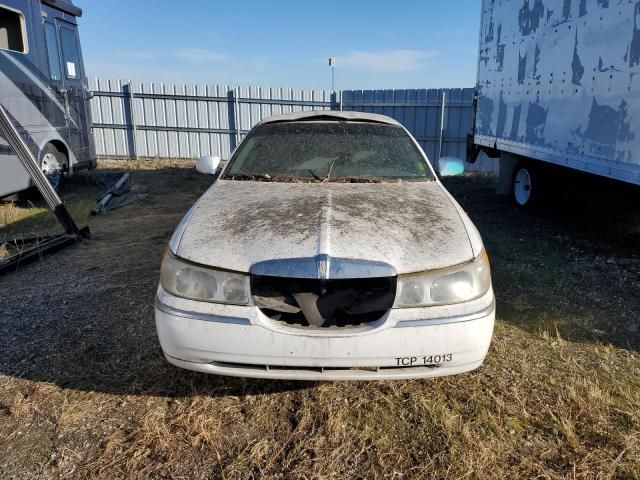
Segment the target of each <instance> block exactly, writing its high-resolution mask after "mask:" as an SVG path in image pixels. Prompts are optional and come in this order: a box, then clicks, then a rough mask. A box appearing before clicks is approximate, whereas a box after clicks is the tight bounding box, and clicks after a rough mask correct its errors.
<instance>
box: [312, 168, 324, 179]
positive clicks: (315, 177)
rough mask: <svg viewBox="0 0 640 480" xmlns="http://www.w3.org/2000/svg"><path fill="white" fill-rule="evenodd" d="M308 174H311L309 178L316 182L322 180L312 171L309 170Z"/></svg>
mask: <svg viewBox="0 0 640 480" xmlns="http://www.w3.org/2000/svg"><path fill="white" fill-rule="evenodd" d="M309 173H310V174H311V176H312V177H313V178H314V179H316V180H322V178H321V177H319V176H318V175H316V174H315V173H314V172H313V170H311V169H309Z"/></svg>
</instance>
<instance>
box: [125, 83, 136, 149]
mask: <svg viewBox="0 0 640 480" xmlns="http://www.w3.org/2000/svg"><path fill="white" fill-rule="evenodd" d="M122 89H123V90H124V93H125V95H126V98H127V100H126V101H125V106H124V108H125V119H126V121H127V123H128V124H129V125H128V126H129V127H130V128H129V153H130V154H131V156H132V157H133V158H134V160H138V151H137V148H136V137H137V135H136V133H137V129H136V113H135V109H134V105H133V104H134V102H133V88H132V85H131V81H129V83H128V84H126V85H123V87H122Z"/></svg>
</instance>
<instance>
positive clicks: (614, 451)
mask: <svg viewBox="0 0 640 480" xmlns="http://www.w3.org/2000/svg"><path fill="white" fill-rule="evenodd" d="M119 166H120V164H112V163H106V164H104V163H103V164H102V165H101V168H117V167H119ZM134 166H137V165H134ZM139 170H140V171H138V172H137V173H136V178H137V180H136V181H138V182H140V184H141V185H142V186H143V187H144V188H145V189H146V190H147V191H149V193H151V194H152V195H151V196H150V198H149V199H148V200H145V201H144V202H142V203H141V204H136V205H131V206H129V207H126V208H125V209H122V210H120V211H116V212H113V213H111V214H109V215H107V216H105V217H101V218H98V219H95V220H92V221H91V228H92V230H93V232H94V235H95V239H94V240H93V241H92V242H91V243H90V244H83V245H80V246H78V247H74V248H72V249H69V250H66V251H65V252H63V253H60V254H57V255H55V256H52V257H49V258H47V259H46V260H45V261H44V262H42V263H40V264H36V265H32V266H30V267H28V268H26V269H24V270H22V271H20V272H18V273H17V274H15V275H11V276H7V277H4V278H0V302H1V304H2V305H9V306H10V307H9V310H10V311H9V313H6V312H0V326H2V328H3V332H5V335H4V336H3V337H2V338H0V352H1V353H2V355H0V476H1V477H3V478H34V477H37V478H109V479H111V478H224V479H234V478H237V479H240V478H242V479H244V478H301V479H311V478H321V479H322V478H326V479H333V478H385V479H393V478H398V479H400V478H487V477H492V478H505V479H507V478H508V479H511V478H552V479H555V478H568V479H581V478H584V479H587V478H589V479H590V478H594V479H595V478H597V479H605V478H640V380H639V379H640V355H639V354H638V351H639V348H640V338H639V336H638V333H637V330H634V328H633V326H632V324H631V323H629V322H633V321H634V320H636V319H637V318H638V314H639V313H640V299H638V298H637V295H636V294H635V293H633V292H631V293H630V294H629V295H627V291H628V290H631V287H632V286H634V285H635V286H636V287H637V286H640V263H639V262H638V261H637V257H636V256H635V251H634V250H633V249H629V248H628V247H627V245H626V244H624V242H623V241H624V240H625V239H626V240H629V238H635V237H633V236H632V237H629V235H635V233H633V232H631V230H633V229H632V228H631V227H629V228H631V230H629V231H630V232H631V233H629V234H628V235H627V236H626V237H624V236H622V237H620V236H619V237H618V240H615V241H614V240H610V239H607V238H603V236H602V235H597V232H596V233H594V236H591V234H590V233H589V231H588V230H589V229H588V228H585V226H584V225H585V224H584V223H581V222H580V220H574V221H572V222H567V221H566V220H565V219H564V215H566V213H558V217H555V216H553V215H551V216H550V215H544V214H543V215H541V216H540V217H527V216H522V215H521V214H518V213H517V212H515V211H513V210H512V209H511V208H510V207H508V206H506V205H505V203H504V202H503V201H502V200H500V199H497V198H495V197H494V196H493V195H492V193H491V185H490V182H489V180H487V179H486V178H475V179H474V178H470V179H461V180H455V181H453V182H451V190H452V191H453V193H454V194H456V196H457V197H458V198H460V200H461V202H462V203H463V205H464V206H465V207H466V208H467V209H468V210H469V212H470V214H471V216H472V218H473V219H474V220H475V221H476V223H477V225H478V226H479V228H480V230H481V231H482V233H483V236H484V238H485V241H486V244H487V247H488V249H489V252H490V254H491V258H492V265H493V269H494V281H495V285H496V291H497V292H498V316H499V321H498V323H497V326H496V332H495V338H494V342H493V345H492V348H491V351H490V353H489V357H488V359H487V362H486V364H485V365H484V366H483V367H482V368H480V369H479V370H477V371H475V372H473V373H471V374H466V375H461V376H456V377H449V378H440V379H435V380H424V381H398V382H371V383H311V384H308V383H297V382H267V381H258V380H244V379H234V378H224V377H215V376H207V375H202V374H196V373H191V372H186V371H181V370H177V369H175V368H173V367H171V366H169V365H168V364H167V363H166V362H165V361H164V359H163V358H162V356H161V353H160V350H159V347H158V345H157V340H156V338H155V331H154V326H153V313H152V301H153V293H154V289H155V286H156V283H157V275H158V260H159V256H160V254H161V252H162V249H163V248H164V244H165V242H166V240H167V238H168V235H169V234H170V232H171V230H172V228H173V225H175V223H176V222H177V221H178V219H179V217H180V214H181V213H183V212H184V211H185V210H186V208H187V207H188V205H189V204H190V202H192V201H193V200H194V199H195V198H196V197H197V196H198V194H199V193H201V192H202V191H203V190H204V188H206V184H207V180H206V179H205V178H203V177H199V176H195V175H192V174H191V173H190V171H189V170H183V169H180V168H177V167H176V166H175V165H168V164H163V163H161V162H155V163H153V164H143V165H141V166H139ZM602 215H603V216H608V212H602ZM614 220H615V219H610V220H609V221H614ZM600 226H601V227H602V225H600ZM633 228H635V227H633ZM556 236H559V238H556ZM595 239H597V240H598V241H597V242H595V241H594V240H595ZM621 242H622V243H621ZM611 258H614V259H615V263H611V262H610V260H611ZM52 282H55V284H56V286H57V288H56V289H55V290H50V289H47V288H46V287H47V285H51V284H52ZM636 291H637V290H636ZM601 332H604V333H601Z"/></svg>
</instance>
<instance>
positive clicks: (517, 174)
mask: <svg viewBox="0 0 640 480" xmlns="http://www.w3.org/2000/svg"><path fill="white" fill-rule="evenodd" d="M543 177H544V175H542V174H541V173H540V171H539V170H538V169H537V168H535V167H532V166H531V165H527V164H522V165H518V166H517V167H516V169H515V171H514V173H513V180H512V182H511V200H512V201H513V203H514V204H515V205H516V206H517V207H518V208H521V209H523V210H534V209H536V208H538V207H539V206H540V205H541V203H542V195H543V193H542V192H543V190H544V180H543Z"/></svg>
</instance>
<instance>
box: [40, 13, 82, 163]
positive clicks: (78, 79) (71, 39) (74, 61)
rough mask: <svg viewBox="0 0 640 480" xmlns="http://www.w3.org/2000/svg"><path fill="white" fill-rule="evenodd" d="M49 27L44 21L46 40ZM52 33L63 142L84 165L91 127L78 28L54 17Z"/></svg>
mask: <svg viewBox="0 0 640 480" xmlns="http://www.w3.org/2000/svg"><path fill="white" fill-rule="evenodd" d="M51 25H52V23H51V21H50V20H47V21H45V33H46V35H47V38H48V37H49V35H52V34H53V33H54V32H53V29H52V28H51ZM55 31H56V33H57V38H58V40H59V41H58V45H59V49H60V51H59V55H58V58H59V61H61V63H58V65H57V67H54V68H52V70H51V77H52V79H53V77H56V78H59V82H58V83H59V93H60V95H61V97H62V101H63V103H64V109H65V129H66V135H65V140H66V141H67V143H68V144H69V148H70V149H71V150H72V152H73V154H74V156H75V159H76V161H77V162H87V161H89V156H90V152H89V140H88V131H89V127H90V126H89V118H88V109H87V98H86V88H85V82H84V79H85V76H84V67H83V64H82V55H81V53H80V42H79V41H78V29H77V26H76V25H74V24H72V23H69V22H66V21H64V20H62V19H60V18H56V19H55ZM48 32H51V33H48ZM50 62H51V60H50ZM70 160H71V159H70Z"/></svg>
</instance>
